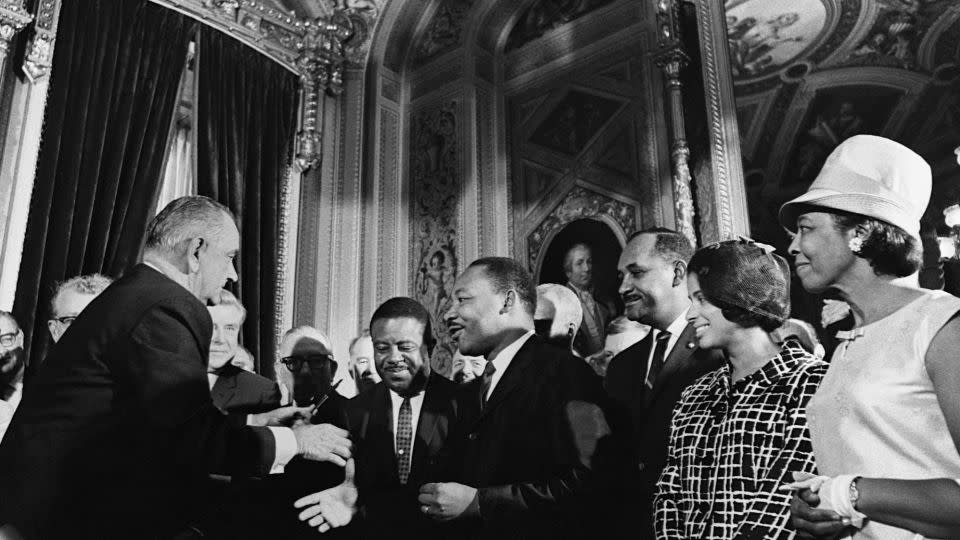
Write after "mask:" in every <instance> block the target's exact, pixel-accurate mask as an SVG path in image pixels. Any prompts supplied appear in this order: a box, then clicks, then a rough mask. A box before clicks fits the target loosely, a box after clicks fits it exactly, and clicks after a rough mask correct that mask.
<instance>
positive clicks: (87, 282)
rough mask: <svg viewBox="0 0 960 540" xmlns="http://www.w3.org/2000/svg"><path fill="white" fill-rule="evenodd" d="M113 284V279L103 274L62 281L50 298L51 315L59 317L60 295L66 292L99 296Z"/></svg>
mask: <svg viewBox="0 0 960 540" xmlns="http://www.w3.org/2000/svg"><path fill="white" fill-rule="evenodd" d="M111 283H113V279H111V278H109V277H107V276H105V275H103V274H87V275H85V276H75V277H72V278H70V279H67V280H64V281H61V282H60V283H57V288H56V289H54V291H53V296H52V297H51V298H50V313H52V314H53V315H54V316H56V315H58V313H57V299H58V298H60V295H61V294H63V293H64V292H65V291H73V292H76V293H79V294H92V295H93V296H97V295H99V294H100V293H102V292H103V291H104V289H106V288H107V287H109V286H110V284H111Z"/></svg>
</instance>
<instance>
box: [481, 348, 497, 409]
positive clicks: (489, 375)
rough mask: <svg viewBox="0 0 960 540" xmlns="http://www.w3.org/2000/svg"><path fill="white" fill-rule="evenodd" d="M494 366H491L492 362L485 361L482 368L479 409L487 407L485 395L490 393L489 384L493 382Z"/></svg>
mask: <svg viewBox="0 0 960 540" xmlns="http://www.w3.org/2000/svg"><path fill="white" fill-rule="evenodd" d="M496 370H497V368H496V366H494V365H493V362H490V361H489V360H488V361H487V365H486V366H485V367H484V368H483V375H481V376H480V408H481V409H482V408H485V407H486V406H487V394H489V393H490V383H491V382H493V372H494V371H496Z"/></svg>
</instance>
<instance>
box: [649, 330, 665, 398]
mask: <svg viewBox="0 0 960 540" xmlns="http://www.w3.org/2000/svg"><path fill="white" fill-rule="evenodd" d="M669 342H670V332H667V331H663V332H660V333H658V334H657V343H656V346H655V347H654V348H653V357H652V358H651V359H650V370H649V371H647V380H646V385H647V389H648V390H652V389H653V384H654V383H655V382H656V381H657V376H658V375H660V371H661V370H662V369H663V362H664V360H665V359H666V353H667V343H669Z"/></svg>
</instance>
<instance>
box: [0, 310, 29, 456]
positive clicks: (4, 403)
mask: <svg viewBox="0 0 960 540" xmlns="http://www.w3.org/2000/svg"><path fill="white" fill-rule="evenodd" d="M24 364H25V362H24V357H23V332H22V331H21V330H20V325H19V324H17V320H16V319H14V318H13V315H11V314H10V313H8V312H6V311H0V440H2V439H3V435H4V433H6V431H7V426H8V425H10V419H11V418H13V413H14V411H16V410H17V406H18V405H19V404H20V396H22V395H23V369H24Z"/></svg>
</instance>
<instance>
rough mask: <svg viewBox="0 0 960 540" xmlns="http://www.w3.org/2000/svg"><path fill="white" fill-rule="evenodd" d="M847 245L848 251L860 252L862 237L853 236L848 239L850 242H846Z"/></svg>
mask: <svg viewBox="0 0 960 540" xmlns="http://www.w3.org/2000/svg"><path fill="white" fill-rule="evenodd" d="M847 247H849V248H850V251H852V252H854V253H860V249H862V248H863V238H860V237H859V236H854V237H853V238H851V239H850V242H848V243H847Z"/></svg>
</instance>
